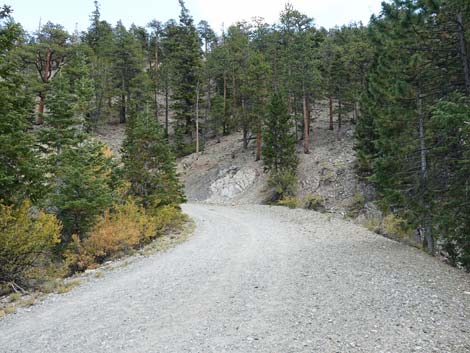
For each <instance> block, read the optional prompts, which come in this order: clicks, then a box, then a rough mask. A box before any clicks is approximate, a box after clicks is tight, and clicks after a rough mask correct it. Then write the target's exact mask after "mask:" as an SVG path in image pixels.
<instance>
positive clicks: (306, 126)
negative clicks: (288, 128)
mask: <svg viewBox="0 0 470 353" xmlns="http://www.w3.org/2000/svg"><path fill="white" fill-rule="evenodd" d="M307 105H308V98H307V93H306V92H305V90H304V94H303V108H304V153H305V154H309V153H310V144H309V143H310V134H309V132H310V131H309V130H310V122H309V120H310V119H309V117H308V107H307Z"/></svg>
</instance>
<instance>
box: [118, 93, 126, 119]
mask: <svg viewBox="0 0 470 353" xmlns="http://www.w3.org/2000/svg"><path fill="white" fill-rule="evenodd" d="M119 122H120V123H121V124H124V123H125V122H126V95H125V94H124V93H122V94H121V106H120V110H119Z"/></svg>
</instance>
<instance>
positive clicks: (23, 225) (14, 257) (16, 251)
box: [0, 201, 62, 284]
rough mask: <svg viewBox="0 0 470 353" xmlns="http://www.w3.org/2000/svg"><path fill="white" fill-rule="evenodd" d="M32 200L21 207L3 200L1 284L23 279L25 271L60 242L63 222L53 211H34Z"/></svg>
mask: <svg viewBox="0 0 470 353" xmlns="http://www.w3.org/2000/svg"><path fill="white" fill-rule="evenodd" d="M30 210H31V204H30V202H29V201H26V202H24V203H23V204H22V205H20V206H19V207H17V208H15V207H13V206H5V205H2V204H0V284H2V283H9V282H22V281H23V280H24V277H25V274H26V272H27V271H28V270H30V269H31V268H32V267H34V266H36V265H37V264H38V263H39V262H40V261H41V262H43V263H44V262H47V261H48V259H47V257H46V256H47V253H48V252H49V250H51V248H52V247H53V246H54V245H55V244H57V243H59V242H60V231H61V229H62V226H61V224H60V222H59V221H58V220H57V218H56V217H55V216H53V215H50V214H46V213H44V212H42V211H39V212H36V214H35V215H32V214H30Z"/></svg>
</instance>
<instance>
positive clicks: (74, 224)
mask: <svg viewBox="0 0 470 353" xmlns="http://www.w3.org/2000/svg"><path fill="white" fill-rule="evenodd" d="M114 168H115V166H114V162H113V161H112V159H111V158H109V157H107V156H106V155H105V153H104V150H103V146H102V145H101V144H97V143H94V142H90V141H86V142H84V143H83V144H82V145H80V146H78V147H67V148H65V149H64V150H63V151H62V153H61V154H60V157H59V158H58V160H57V166H56V168H55V170H54V174H53V175H54V179H53V180H52V181H51V183H52V185H53V190H52V193H51V195H50V196H49V199H48V205H49V207H50V208H51V209H52V210H54V211H55V212H56V214H57V216H58V218H59V219H60V220H61V221H62V223H63V240H64V242H63V244H64V245H66V244H67V243H68V242H69V241H70V239H71V236H72V234H78V235H79V236H84V235H85V234H86V232H87V231H88V230H89V229H90V227H91V226H93V224H94V223H95V220H96V219H97V217H99V216H100V215H101V214H102V213H103V212H104V211H105V210H106V209H107V208H109V207H110V206H111V204H112V203H113V201H114V200H115V198H117V197H118V196H119V195H116V194H115V190H116V189H117V186H118V185H119V183H120V181H119V180H116V179H115V174H114Z"/></svg>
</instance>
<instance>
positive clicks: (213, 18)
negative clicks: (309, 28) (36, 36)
mask: <svg viewBox="0 0 470 353" xmlns="http://www.w3.org/2000/svg"><path fill="white" fill-rule="evenodd" d="M286 2H287V0H186V1H185V3H186V7H187V8H188V9H189V11H190V13H191V15H192V16H193V17H194V20H195V21H196V22H199V21H200V20H203V19H204V20H207V21H208V22H209V24H210V25H211V27H212V28H213V29H214V30H216V31H217V32H219V31H220V29H221V28H222V24H224V25H225V27H228V26H229V25H230V24H232V23H234V22H236V21H239V20H250V19H251V18H252V17H255V16H257V17H263V18H264V19H265V20H266V22H268V23H274V22H276V21H277V19H278V17H279V13H280V12H281V11H282V9H283V8H284V4H285V3H286ZM289 2H290V3H291V4H293V6H294V8H295V9H297V10H299V11H301V12H302V13H304V14H306V15H308V16H309V17H313V18H314V19H315V23H316V24H317V25H318V26H323V27H325V28H331V27H334V26H336V25H338V26H341V25H343V24H349V23H351V22H359V21H362V22H363V23H364V24H367V23H368V21H369V18H370V16H371V15H372V14H373V13H379V11H380V4H381V2H382V0H290V1H289ZM1 3H6V4H8V5H10V6H11V7H12V8H13V11H14V12H13V18H14V19H15V20H16V21H17V22H20V23H21V24H22V25H23V27H24V28H25V29H26V30H28V31H35V30H37V28H38V26H39V23H42V24H44V23H46V22H47V21H51V22H53V23H59V24H62V25H63V26H64V27H65V28H66V29H67V30H69V31H71V32H73V31H74V30H75V29H78V30H79V31H83V30H86V29H87V27H88V24H89V16H90V14H91V12H92V11H93V9H94V5H93V0H3V1H0V4H1ZM99 3H100V12H101V18H102V19H104V20H106V21H108V22H110V23H111V24H113V25H114V24H116V22H117V21H118V20H119V19H121V20H122V21H123V23H124V24H125V25H126V26H129V25H131V24H132V23H135V24H137V25H140V26H145V25H146V24H147V23H148V22H150V21H151V20H152V19H157V20H159V21H161V22H165V21H167V20H169V19H171V18H174V19H177V18H178V15H179V11H180V9H179V4H178V0H132V1H129V0H100V1H99Z"/></svg>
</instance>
